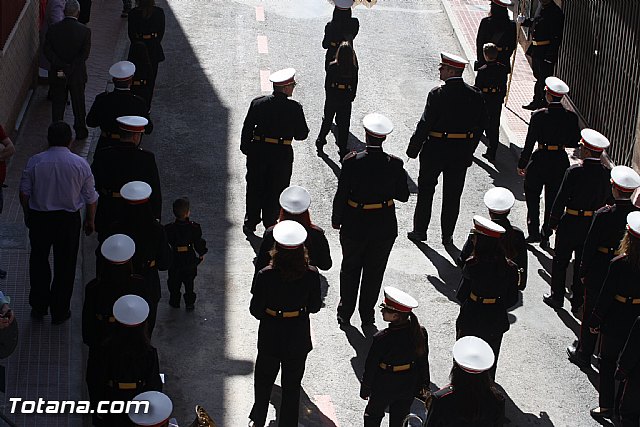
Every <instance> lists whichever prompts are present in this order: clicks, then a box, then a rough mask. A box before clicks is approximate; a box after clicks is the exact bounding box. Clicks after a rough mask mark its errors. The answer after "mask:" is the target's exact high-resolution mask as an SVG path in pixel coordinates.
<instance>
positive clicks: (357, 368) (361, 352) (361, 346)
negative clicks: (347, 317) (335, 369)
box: [343, 325, 373, 380]
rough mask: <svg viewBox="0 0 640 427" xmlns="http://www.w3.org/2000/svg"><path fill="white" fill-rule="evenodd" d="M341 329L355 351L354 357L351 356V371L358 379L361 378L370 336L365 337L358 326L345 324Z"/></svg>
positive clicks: (369, 344) (370, 340)
mask: <svg viewBox="0 0 640 427" xmlns="http://www.w3.org/2000/svg"><path fill="white" fill-rule="evenodd" d="M343 331H344V333H345V335H346V336H347V340H348V341H349V344H350V345H351V347H353V349H354V350H355V351H356V355H355V357H352V358H351V366H352V368H353V372H354V373H355V374H356V377H358V380H362V374H363V373H364V364H365V362H366V360H367V354H368V353H369V347H371V342H372V341H373V340H372V338H367V337H365V336H364V335H363V334H362V332H360V330H359V329H358V328H356V327H355V326H353V325H347V326H344V327H343Z"/></svg>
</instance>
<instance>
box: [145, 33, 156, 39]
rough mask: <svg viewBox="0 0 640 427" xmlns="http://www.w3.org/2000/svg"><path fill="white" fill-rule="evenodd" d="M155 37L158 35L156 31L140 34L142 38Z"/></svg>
mask: <svg viewBox="0 0 640 427" xmlns="http://www.w3.org/2000/svg"><path fill="white" fill-rule="evenodd" d="M156 37H158V33H150V34H143V35H142V39H143V40H150V39H155V38H156Z"/></svg>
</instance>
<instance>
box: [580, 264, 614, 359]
mask: <svg viewBox="0 0 640 427" xmlns="http://www.w3.org/2000/svg"><path fill="white" fill-rule="evenodd" d="M595 256H596V257H600V256H602V257H604V256H606V255H604V254H597V255H595ZM591 262H592V263H593V264H594V265H593V267H591V271H590V272H589V273H588V274H587V276H586V277H585V283H584V310H583V315H582V323H581V325H580V340H579V341H578V351H579V352H580V357H582V358H584V359H590V358H591V355H592V354H594V352H595V351H596V343H597V342H598V334H592V333H591V331H590V330H589V326H588V325H589V316H591V313H592V312H593V309H594V308H595V305H596V303H597V301H598V295H600V289H602V284H603V283H604V279H605V278H606V277H607V271H608V269H609V263H608V262H607V263H603V262H602V261H600V260H593V261H591ZM596 263H597V264H596ZM574 274H575V273H574Z"/></svg>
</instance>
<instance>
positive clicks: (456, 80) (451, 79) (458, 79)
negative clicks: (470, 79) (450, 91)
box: [444, 77, 463, 84]
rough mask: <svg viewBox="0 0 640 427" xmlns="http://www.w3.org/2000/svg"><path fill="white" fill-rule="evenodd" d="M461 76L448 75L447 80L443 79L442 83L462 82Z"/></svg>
mask: <svg viewBox="0 0 640 427" xmlns="http://www.w3.org/2000/svg"><path fill="white" fill-rule="evenodd" d="M462 82H463V80H462V77H449V78H448V79H447V80H445V81H444V84H449V83H462Z"/></svg>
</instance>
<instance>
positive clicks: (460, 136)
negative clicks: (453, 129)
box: [429, 131, 473, 139]
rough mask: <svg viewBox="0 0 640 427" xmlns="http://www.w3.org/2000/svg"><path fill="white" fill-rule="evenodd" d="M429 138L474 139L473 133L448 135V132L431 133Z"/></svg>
mask: <svg viewBox="0 0 640 427" xmlns="http://www.w3.org/2000/svg"><path fill="white" fill-rule="evenodd" d="M429 136H433V137H436V138H444V139H471V138H473V132H467V133H447V132H435V131H431V132H429Z"/></svg>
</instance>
